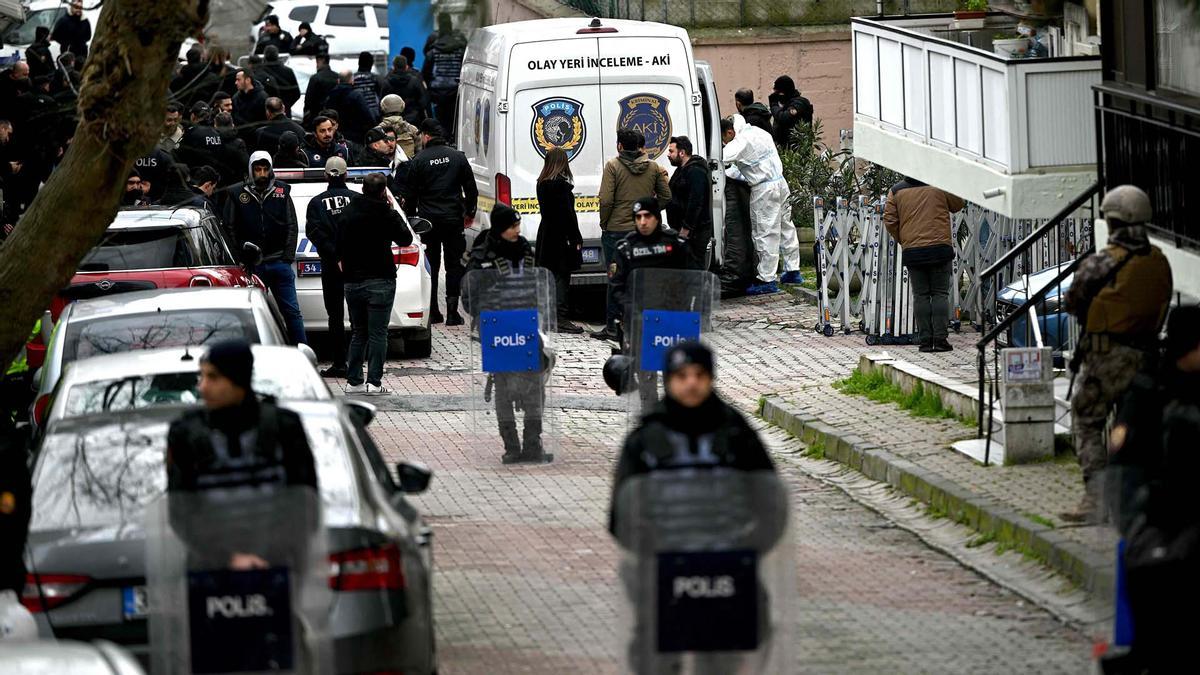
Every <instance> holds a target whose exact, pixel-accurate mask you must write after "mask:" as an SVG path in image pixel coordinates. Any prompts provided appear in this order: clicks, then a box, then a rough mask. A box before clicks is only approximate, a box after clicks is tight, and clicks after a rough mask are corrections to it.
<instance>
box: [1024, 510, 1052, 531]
mask: <svg viewBox="0 0 1200 675" xmlns="http://www.w3.org/2000/svg"><path fill="white" fill-rule="evenodd" d="M1025 517H1026V518H1028V519H1030V520H1032V521H1033V522H1035V523H1037V524H1038V525H1041V526H1042V527H1048V528H1050V529H1052V530H1053V529H1054V528H1055V527H1056V526H1055V524H1054V521H1053V520H1050V519H1049V518H1047V517H1046V516H1039V515H1038V514H1036V513H1026V514H1025Z"/></svg>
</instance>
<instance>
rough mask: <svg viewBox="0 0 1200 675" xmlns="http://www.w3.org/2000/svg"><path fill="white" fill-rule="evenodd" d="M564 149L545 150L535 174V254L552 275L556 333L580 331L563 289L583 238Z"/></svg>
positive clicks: (576, 266)
mask: <svg viewBox="0 0 1200 675" xmlns="http://www.w3.org/2000/svg"><path fill="white" fill-rule="evenodd" d="M573 181H574V177H573V176H572V175H571V165H570V162H569V161H568V159H567V153H566V151H564V150H562V149H561V148H554V149H552V150H550V151H549V152H547V153H546V163H545V165H544V166H543V167H542V173H541V175H540V176H538V184H537V197H538V207H539V208H540V209H541V212H542V222H541V224H539V225H538V233H537V245H536V248H535V257H536V261H537V265H538V267H544V268H546V269H548V270H550V273H551V274H553V275H554V281H555V287H556V288H555V290H556V295H557V300H558V332H560V333H575V334H579V333H582V332H583V328H581V327H579V326H578V325H576V324H575V323H573V322H572V321H571V319H570V318H569V315H570V308H569V306H568V304H567V291H568V290H569V289H570V287H571V272H574V271H575V270H577V269H579V268H580V266H581V265H582V260H581V257H580V256H581V255H582V249H583V237H582V236H581V235H580V234H579V220H578V218H576V217H575V184H574V182H573Z"/></svg>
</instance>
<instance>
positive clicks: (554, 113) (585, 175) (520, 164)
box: [503, 36, 616, 271]
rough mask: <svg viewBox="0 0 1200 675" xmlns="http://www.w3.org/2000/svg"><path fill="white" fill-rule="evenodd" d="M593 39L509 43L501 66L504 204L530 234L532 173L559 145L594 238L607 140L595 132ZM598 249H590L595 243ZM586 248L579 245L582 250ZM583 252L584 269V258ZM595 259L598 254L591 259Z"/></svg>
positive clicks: (585, 231) (533, 222)
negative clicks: (507, 193) (505, 88)
mask: <svg viewBox="0 0 1200 675" xmlns="http://www.w3.org/2000/svg"><path fill="white" fill-rule="evenodd" d="M597 56H598V53H597V46H596V38H594V37H583V36H580V37H574V36H573V37H571V38H568V39H564V40H546V41H539V42H525V43H520V44H517V45H515V46H514V47H513V50H512V55H511V56H510V60H509V63H510V66H509V76H508V82H509V83H510V84H509V87H510V89H509V97H508V100H509V106H508V110H509V112H508V115H507V117H508V129H507V134H508V144H507V145H508V148H509V152H508V163H507V166H506V167H504V169H503V170H504V171H505V173H506V174H507V177H508V179H509V181H510V185H511V190H512V193H511V194H512V206H513V208H515V209H517V211H519V212H520V213H521V214H522V219H521V234H522V235H524V236H525V237H526V238H527V239H529V240H530V241H533V240H534V238H535V237H536V236H537V229H538V224H539V222H540V220H541V218H540V216H539V215H538V214H539V212H538V204H537V178H538V174H540V173H541V171H542V166H543V164H544V163H545V158H546V153H547V152H548V151H549V150H550V149H552V148H556V147H558V148H562V149H563V150H564V151H566V153H567V157H568V158H569V159H570V162H571V172H572V174H574V178H575V196H576V211H577V212H578V214H579V229H580V231H581V234H582V235H583V238H584V240H585V241H586V240H589V239H598V238H599V237H600V217H599V211H600V207H599V200H598V198H597V195H599V193H600V173H601V170H602V169H603V167H604V161H605V159H607V158H608V156H609V155H615V154H616V145H615V141H614V142H613V143H606V142H605V138H604V134H603V132H602V127H603V124H602V122H603V118H602V116H601V112H600V110H601V100H602V99H601V98H600V85H599V73H598V68H597V66H596V61H597ZM597 251H598V249H597ZM585 253H586V252H585ZM591 262H592V261H590V260H588V259H587V258H586V256H585V260H584V269H585V271H587V270H588V267H589V266H590V265H589V263H591ZM596 262H599V261H596Z"/></svg>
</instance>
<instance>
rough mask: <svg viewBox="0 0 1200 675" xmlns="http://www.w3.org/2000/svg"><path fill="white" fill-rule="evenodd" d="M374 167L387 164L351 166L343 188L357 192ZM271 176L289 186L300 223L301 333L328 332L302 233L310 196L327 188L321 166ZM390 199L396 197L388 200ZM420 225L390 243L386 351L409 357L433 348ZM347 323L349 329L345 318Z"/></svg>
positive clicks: (311, 248)
mask: <svg viewBox="0 0 1200 675" xmlns="http://www.w3.org/2000/svg"><path fill="white" fill-rule="evenodd" d="M376 171H383V172H386V171H387V169H380V168H352V169H350V170H349V171H348V172H347V175H346V185H347V187H349V188H350V189H351V190H354V191H355V192H361V191H362V179H363V177H364V176H366V175H367V174H369V173H373V172H376ZM275 177H276V178H278V179H280V180H282V181H284V182H286V183H288V184H289V185H291V186H292V202H293V203H294V204H295V205H296V217H297V220H298V221H299V223H300V236H299V238H298V239H297V240H296V297H297V298H298V300H299V302H300V313H301V314H303V315H304V332H305V333H308V334H310V335H311V334H314V333H327V332H328V331H329V313H328V312H326V311H325V298H324V296H323V295H322V291H321V258H320V256H319V255H317V247H316V246H315V245H313V243H312V242H311V241H310V240H309V239H308V237H307V236H306V235H305V225H306V223H305V220H306V217H305V216H306V214H307V212H308V202H309V200H310V199H312V198H313V197H315V196H317V195H319V194H321V193H322V192H324V191H325V190H327V189H328V187H329V184H328V181H327V180H326V178H325V174H324V171H323V170H322V169H277V170H276V171H275ZM395 203H396V200H393V204H395ZM393 208H396V210H397V211H398V212H399V213H400V216H401V217H402V218H404V221H405V223H409V221H408V218H407V217H405V216H404V212H403V211H401V210H400V209H399V208H397V207H393ZM425 224H426V223H425V221H423V220H422V221H420V223H417V222H413V223H409V229H410V230H412V231H413V243H412V244H411V245H409V246H404V247H397V246H393V247H392V254H393V256H394V257H395V261H396V268H397V269H396V300H395V302H394V303H393V304H392V318H391V320H390V321H389V322H388V343H389V349H388V351H389V352H392V351H395V352H399V353H402V354H403V355H404V356H406V357H408V358H425V357H427V356H429V354H430V352H431V351H432V342H431V339H432V334H431V333H430V331H429V293H430V290H431V287H432V283H431V282H430V276H429V261H428V260H426V258H425V245H424V244H422V243H420V237H419V232H420V231H423V230H424V227H423V226H424V225H425ZM347 317H349V315H348V314H347ZM346 326H347V330H349V320H348V319H347V323H346ZM347 339H349V336H347Z"/></svg>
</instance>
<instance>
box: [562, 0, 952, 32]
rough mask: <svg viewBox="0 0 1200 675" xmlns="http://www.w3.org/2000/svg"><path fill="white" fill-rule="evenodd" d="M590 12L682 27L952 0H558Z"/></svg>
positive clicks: (845, 14) (924, 9)
mask: <svg viewBox="0 0 1200 675" xmlns="http://www.w3.org/2000/svg"><path fill="white" fill-rule="evenodd" d="M560 1H561V2H563V4H565V5H568V6H570V7H574V8H575V9H578V10H579V11H581V12H584V13H586V14H588V15H590V16H599V17H603V18H610V19H633V20H637V21H658V22H661V23H669V24H673V25H676V26H684V27H687V28H740V27H756V26H798V25H815V24H833V23H846V22H847V21H849V20H850V17H852V16H872V15H877V14H879V13H880V12H881V11H882V12H883V13H885V14H901V13H914V14H917V13H928V12H948V11H951V10H953V9H954V7H955V2H954V0H887V1H886V2H876V0H560Z"/></svg>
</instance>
